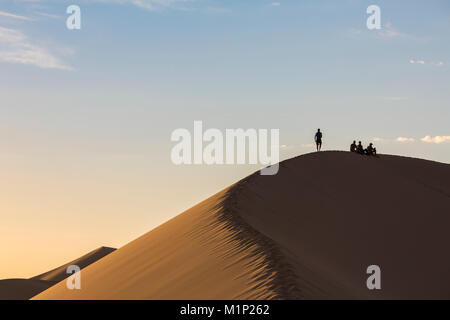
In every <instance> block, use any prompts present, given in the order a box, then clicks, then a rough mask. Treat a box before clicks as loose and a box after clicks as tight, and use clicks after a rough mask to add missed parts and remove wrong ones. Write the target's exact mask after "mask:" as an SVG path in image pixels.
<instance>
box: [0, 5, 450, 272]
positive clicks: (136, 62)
mask: <svg viewBox="0 0 450 320" xmlns="http://www.w3.org/2000/svg"><path fill="white" fill-rule="evenodd" d="M72 4H76V5H78V6H79V7H80V9H81V29H80V30H69V29H68V28H67V27H66V19H67V18H68V17H69V14H67V13H66V9H67V7H68V6H69V5H72ZM373 4H375V5H378V6H379V7H380V9H381V29H379V30H369V29H368V28H367V26H366V20H367V18H368V16H369V15H368V14H367V13H366V9H367V7H368V6H369V5H373ZM0 99H1V100H0V101H1V103H0V219H1V223H0V259H1V260H0V261H1V263H0V279H2V278H19V277H31V276H34V275H36V274H39V273H42V272H45V271H47V270H49V269H51V268H54V267H57V266H59V265H61V264H64V263H66V262H68V261H70V260H73V259H75V258H78V257H79V256H81V255H83V254H85V253H87V252H88V251H91V250H93V249H95V248H97V247H100V246H111V247H120V246H123V245H124V244H126V243H127V242H129V241H131V240H133V239H135V238H136V237H138V236H140V235H142V234H144V233H145V232H147V231H149V230H151V229H152V228H154V227H156V226H158V225H159V224H161V223H162V222H164V221H167V220H168V219H170V218H172V217H174V216H176V215H177V214H179V213H181V212H182V211H184V210H186V209H188V208H189V207H191V206H193V205H195V204H196V203H198V202H200V201H202V200H204V199H205V198H207V197H208V196H211V195H213V194H215V193H216V192H218V191H220V190H221V189H223V188H225V187H227V186H229V185H230V184H232V183H234V182H236V181H237V180H239V179H241V178H243V177H245V176H247V175H248V174H250V173H252V172H254V171H256V170H257V169H259V168H258V167H255V166H251V165H223V166H220V165H212V166H207V165H191V166H189V165H181V166H176V165H174V164H173V163H172V162H171V160H170V152H171V148H172V147H173V146H174V143H173V142H172V141H170V136H171V133H172V132H173V131H174V130H175V129H177V128H187V129H189V130H192V129H193V122H194V121H195V120H201V121H203V125H204V127H206V128H218V129H220V130H225V129H227V128H265V129H272V128H274V129H279V130H280V145H281V146H280V157H281V159H282V160H283V159H288V158H291V157H293V156H296V155H299V154H304V153H309V152H312V151H313V150H314V148H313V145H312V143H313V136H314V133H315V131H316V129H317V128H321V129H322V131H323V134H324V136H323V141H324V145H323V149H324V150H348V148H349V145H350V143H351V142H352V141H353V140H361V141H363V143H364V144H367V143H368V142H373V143H374V144H375V146H376V147H377V150H378V152H380V153H387V154H397V155H403V156H411V157H418V158H425V159H430V160H435V161H440V162H444V163H450V126H449V119H450V108H449V101H450V2H449V1H448V0H430V1H415V0H414V1H413V0H397V1H387V0H386V1H381V0H371V1H365V0H342V1H335V0H327V1H325V0H316V1H313V0H302V1H301V0H296V1H294V0H289V1H284V0H280V1H276V2H275V1H264V0H252V1H250V0H239V1H235V0H228V1H221V0H96V1H94V0H71V1H52V0H2V1H1V3H0Z"/></svg>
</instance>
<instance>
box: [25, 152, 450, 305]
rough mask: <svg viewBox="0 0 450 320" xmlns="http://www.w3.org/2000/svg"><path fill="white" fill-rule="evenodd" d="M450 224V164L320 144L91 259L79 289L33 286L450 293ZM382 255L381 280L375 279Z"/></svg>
mask: <svg viewBox="0 0 450 320" xmlns="http://www.w3.org/2000/svg"><path fill="white" fill-rule="evenodd" d="M186 187H189V186H186ZM174 197H176V195H174ZM449 228H450V165H448V164H442V163H437V162H432V161H426V160H419V159H413V158H405V157H398V156H388V155H381V156H380V157H378V158H374V157H367V156H360V155H357V154H352V153H348V152H320V153H312V154H307V155H303V156H300V157H296V158H293V159H290V160H287V161H284V162H282V163H281V165H280V170H279V172H278V174H277V175H275V176H261V175H259V172H258V173H255V174H253V175H251V176H249V177H247V178H245V179H243V180H241V181H239V182H238V183H236V184H234V185H233V186H231V187H229V188H227V189H225V190H223V191H221V192H219V193H218V194H216V195H215V196H213V197H211V198H209V199H207V200H205V201H203V202H202V203H200V204H198V205H196V206H195V207H193V208H191V209H189V210H187V211H186V212H184V213H182V214H180V215H179V216H177V217H175V218H174V219H172V220H170V221H169V222H167V223H165V224H163V225H161V226H159V227H158V228H156V229H154V230H152V231H150V232H148V233H147V234H145V235H143V236H141V237H140V238H138V239H136V240H134V241H132V242H131V243H129V244H127V245H125V246H124V247H122V248H120V249H118V250H117V251H115V252H113V253H111V254H109V255H108V256H106V257H104V258H103V259H101V260H99V261H97V262H95V263H93V264H91V265H89V266H88V267H86V268H85V269H83V271H82V288H81V290H68V289H67V288H66V285H65V283H64V281H63V282H60V283H58V284H56V285H55V286H53V287H51V288H49V289H47V290H46V291H44V292H42V293H40V294H39V295H37V296H36V297H34V298H35V299H271V298H274V299H302V298H303V299H326V298H333V299H335V298H337V299H342V298H356V299H380V298H383V299H384V298H386V299H400V298H401V299H408V298H413V299H414V298H426V299H428V298H446V299H450V273H449V272H448V271H449V270H450V256H449V254H448V253H449V249H450V232H449ZM374 264H375V265H378V266H380V268H381V287H382V289H381V290H368V289H367V287H366V279H367V277H368V275H367V274H366V269H367V267H368V266H370V265H374Z"/></svg>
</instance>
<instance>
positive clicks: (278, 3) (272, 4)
mask: <svg viewBox="0 0 450 320" xmlns="http://www.w3.org/2000/svg"><path fill="white" fill-rule="evenodd" d="M270 5H271V6H272V7H279V6H281V3H280V2H272V3H271V4H270Z"/></svg>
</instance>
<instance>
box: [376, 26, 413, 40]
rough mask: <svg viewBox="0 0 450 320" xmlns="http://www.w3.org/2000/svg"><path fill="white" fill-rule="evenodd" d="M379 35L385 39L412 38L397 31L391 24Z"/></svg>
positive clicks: (383, 28) (382, 29) (384, 27)
mask: <svg viewBox="0 0 450 320" xmlns="http://www.w3.org/2000/svg"><path fill="white" fill-rule="evenodd" d="M378 35H379V36H381V37H383V38H412V37H411V36H410V35H408V34H406V33H403V32H400V31H398V30H396V29H395V28H394V27H393V26H392V23H390V22H387V23H386V24H385V25H384V26H383V27H382V28H381V30H380V31H379V32H378Z"/></svg>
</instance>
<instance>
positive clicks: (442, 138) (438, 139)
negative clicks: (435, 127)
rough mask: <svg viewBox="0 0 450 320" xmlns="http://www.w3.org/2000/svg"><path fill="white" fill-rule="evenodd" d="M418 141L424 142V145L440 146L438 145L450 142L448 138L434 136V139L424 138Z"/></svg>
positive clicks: (449, 137)
mask: <svg viewBox="0 0 450 320" xmlns="http://www.w3.org/2000/svg"><path fill="white" fill-rule="evenodd" d="M420 141H422V142H426V143H436V144H440V143H444V142H450V136H435V137H431V136H425V137H423V138H422V139H420Z"/></svg>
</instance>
